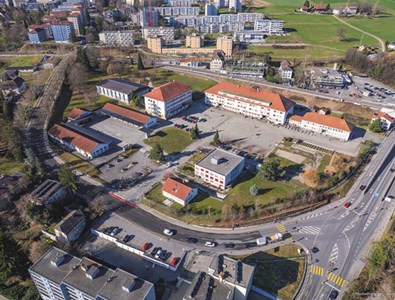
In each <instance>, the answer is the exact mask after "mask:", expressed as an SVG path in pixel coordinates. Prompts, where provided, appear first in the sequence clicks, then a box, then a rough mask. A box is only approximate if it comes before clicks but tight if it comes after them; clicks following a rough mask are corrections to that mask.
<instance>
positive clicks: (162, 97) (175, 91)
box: [144, 81, 191, 102]
mask: <svg viewBox="0 0 395 300" xmlns="http://www.w3.org/2000/svg"><path fill="white" fill-rule="evenodd" d="M190 90H191V88H190V87H189V86H187V85H185V84H182V83H180V82H178V81H172V82H169V83H166V84H164V85H161V86H159V87H157V88H155V89H154V90H153V91H151V92H149V93H147V94H145V95H144V97H148V98H152V99H155V100H159V101H163V102H166V101H169V100H171V99H173V98H175V97H177V96H179V95H181V94H183V93H185V92H187V91H190Z"/></svg>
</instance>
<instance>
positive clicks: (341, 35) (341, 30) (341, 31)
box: [336, 28, 347, 42]
mask: <svg viewBox="0 0 395 300" xmlns="http://www.w3.org/2000/svg"><path fill="white" fill-rule="evenodd" d="M336 32H337V37H338V38H339V41H340V42H342V41H344V40H346V33H347V29H345V28H338V29H337V31H336Z"/></svg>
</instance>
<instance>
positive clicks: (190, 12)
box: [154, 6, 200, 16]
mask: <svg viewBox="0 0 395 300" xmlns="http://www.w3.org/2000/svg"><path fill="white" fill-rule="evenodd" d="M154 9H155V10H157V11H158V12H159V14H160V15H162V16H198V15H199V11H200V7H182V6H181V7H174V6H170V7H169V6H160V7H154Z"/></svg>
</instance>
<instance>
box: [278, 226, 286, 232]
mask: <svg viewBox="0 0 395 300" xmlns="http://www.w3.org/2000/svg"><path fill="white" fill-rule="evenodd" d="M277 230H278V231H280V232H286V231H287V228H286V227H285V225H283V224H280V225H278V226H277Z"/></svg>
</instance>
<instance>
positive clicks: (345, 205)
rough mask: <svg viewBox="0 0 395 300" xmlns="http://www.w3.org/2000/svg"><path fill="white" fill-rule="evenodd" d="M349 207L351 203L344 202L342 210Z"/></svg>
mask: <svg viewBox="0 0 395 300" xmlns="http://www.w3.org/2000/svg"><path fill="white" fill-rule="evenodd" d="M350 206H351V202H346V203H344V205H343V207H344V208H349V207H350Z"/></svg>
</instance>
